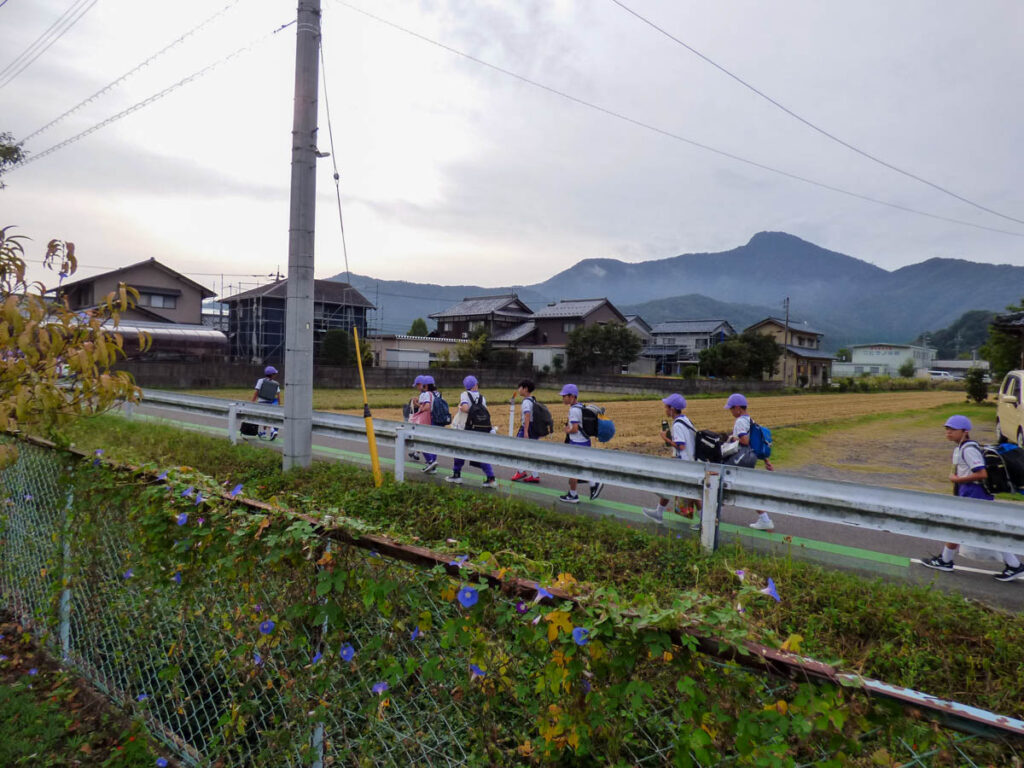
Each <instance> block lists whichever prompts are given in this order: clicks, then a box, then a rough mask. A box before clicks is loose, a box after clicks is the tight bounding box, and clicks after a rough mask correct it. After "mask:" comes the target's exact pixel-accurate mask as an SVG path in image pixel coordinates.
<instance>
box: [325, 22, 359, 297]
mask: <svg viewBox="0 0 1024 768" xmlns="http://www.w3.org/2000/svg"><path fill="white" fill-rule="evenodd" d="M320 78H321V79H322V80H323V84H324V107H325V108H326V110H327V136H328V137H329V138H330V142H331V164H332V165H333V166H334V193H335V195H336V196H337V198H338V226H339V227H340V228H341V252H342V253H343V254H344V256H345V281H346V282H347V283H348V284H349V285H352V273H351V272H349V270H348V245H346V243H345V220H344V219H343V218H342V216H341V182H340V179H341V177H340V176H339V175H338V153H337V152H335V151H334V128H333V127H332V126H331V99H330V97H329V96H328V94H327V63H326V62H325V61H324V39H323V35H322V34H321V35H320Z"/></svg>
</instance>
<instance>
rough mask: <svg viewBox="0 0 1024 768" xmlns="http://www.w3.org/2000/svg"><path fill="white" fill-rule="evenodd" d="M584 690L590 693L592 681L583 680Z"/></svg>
mask: <svg viewBox="0 0 1024 768" xmlns="http://www.w3.org/2000/svg"><path fill="white" fill-rule="evenodd" d="M583 692H584V693H590V681H589V680H584V681H583Z"/></svg>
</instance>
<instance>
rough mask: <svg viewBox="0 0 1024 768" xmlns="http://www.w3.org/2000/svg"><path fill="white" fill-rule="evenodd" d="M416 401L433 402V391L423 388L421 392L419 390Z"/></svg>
mask: <svg viewBox="0 0 1024 768" xmlns="http://www.w3.org/2000/svg"><path fill="white" fill-rule="evenodd" d="M416 402H418V403H432V402H434V393H433V392H431V391H430V390H427V389H424V390H423V391H422V392H420V396H419V399H418V400H417V401H416Z"/></svg>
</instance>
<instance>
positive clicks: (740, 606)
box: [736, 603, 747, 613]
mask: <svg viewBox="0 0 1024 768" xmlns="http://www.w3.org/2000/svg"><path fill="white" fill-rule="evenodd" d="M736 612H737V613H746V612H747V609H746V608H744V607H743V604H742V603H736Z"/></svg>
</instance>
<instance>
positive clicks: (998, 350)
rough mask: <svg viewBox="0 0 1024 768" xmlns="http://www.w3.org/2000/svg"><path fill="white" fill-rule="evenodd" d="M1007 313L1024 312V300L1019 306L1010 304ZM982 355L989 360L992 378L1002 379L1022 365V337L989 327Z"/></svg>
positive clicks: (981, 351)
mask: <svg viewBox="0 0 1024 768" xmlns="http://www.w3.org/2000/svg"><path fill="white" fill-rule="evenodd" d="M1006 311H1007V312H1024V299H1021V300H1020V302H1019V303H1017V304H1010V305H1009V306H1008V307H1007V308H1006ZM980 355H981V357H982V358H983V359H985V360H988V364H989V366H990V367H991V369H992V376H993V378H996V379H1001V378H1002V377H1003V376H1005V375H1006V373H1007V372H1008V371H1012V370H1014V369H1016V368H1018V367H1020V364H1021V337H1020V336H1017V335H1015V334H1012V333H1007V332H1006V331H1001V330H999V329H998V328H995V327H993V326H991V325H990V326H989V333H988V340H987V341H986V342H985V344H984V345H983V346H982V347H981V350H980Z"/></svg>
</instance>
